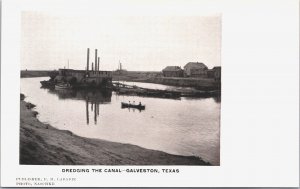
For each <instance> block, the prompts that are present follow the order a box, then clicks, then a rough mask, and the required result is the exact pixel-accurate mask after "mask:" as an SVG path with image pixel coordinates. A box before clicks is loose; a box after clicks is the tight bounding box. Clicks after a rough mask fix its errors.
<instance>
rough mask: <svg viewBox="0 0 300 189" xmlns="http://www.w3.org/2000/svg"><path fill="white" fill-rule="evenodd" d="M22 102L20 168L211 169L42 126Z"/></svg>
mask: <svg viewBox="0 0 300 189" xmlns="http://www.w3.org/2000/svg"><path fill="white" fill-rule="evenodd" d="M28 104H30V103H28V102H25V101H24V100H21V101H20V164H34V165H209V163H207V162H205V161H203V160H201V159H200V158H198V157H194V156H179V155H172V154H168V153H165V152H161V151H156V150H149V149H145V148H141V147H139V146H136V145H131V144H122V143H116V142H109V141H105V140H100V139H90V138H85V137H80V136H77V135H75V134H73V133H72V132H70V131H66V130H58V129H56V128H54V127H52V126H51V125H49V124H45V123H42V122H40V121H39V120H38V119H37V118H36V115H37V112H35V111H33V110H32V107H33V106H32V104H31V105H28Z"/></svg>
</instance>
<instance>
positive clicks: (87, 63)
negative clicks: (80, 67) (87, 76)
mask: <svg viewBox="0 0 300 189" xmlns="http://www.w3.org/2000/svg"><path fill="white" fill-rule="evenodd" d="M89 60H90V48H88V49H87V62H86V71H89Z"/></svg>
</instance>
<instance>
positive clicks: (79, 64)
mask: <svg viewBox="0 0 300 189" xmlns="http://www.w3.org/2000/svg"><path fill="white" fill-rule="evenodd" d="M220 57H221V14H212V15H206V16H116V15H113V16H110V15H107V16H103V15H97V14H88V13H85V14H84V15H68V14H58V15H56V14H51V13H44V12H30V11H27V12H22V14H21V70H20V76H21V81H20V90H21V94H20V101H21V102H20V164H25V165H52V164H53V165H199V166H218V165H220V125H221V124H220V108H221V62H220Z"/></svg>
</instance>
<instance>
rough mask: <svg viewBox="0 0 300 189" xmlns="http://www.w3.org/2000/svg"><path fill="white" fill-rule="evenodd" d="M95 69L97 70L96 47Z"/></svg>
mask: <svg viewBox="0 0 300 189" xmlns="http://www.w3.org/2000/svg"><path fill="white" fill-rule="evenodd" d="M95 71H97V49H95Z"/></svg>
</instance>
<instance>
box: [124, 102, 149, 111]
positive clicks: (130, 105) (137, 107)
mask: <svg viewBox="0 0 300 189" xmlns="http://www.w3.org/2000/svg"><path fill="white" fill-rule="evenodd" d="M121 107H122V108H136V109H139V110H145V107H146V106H145V105H141V104H129V103H125V102H121Z"/></svg>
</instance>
